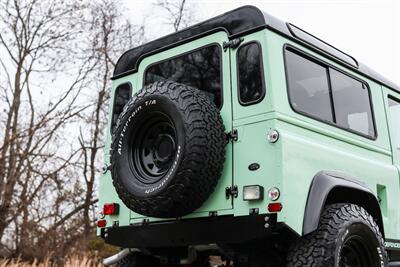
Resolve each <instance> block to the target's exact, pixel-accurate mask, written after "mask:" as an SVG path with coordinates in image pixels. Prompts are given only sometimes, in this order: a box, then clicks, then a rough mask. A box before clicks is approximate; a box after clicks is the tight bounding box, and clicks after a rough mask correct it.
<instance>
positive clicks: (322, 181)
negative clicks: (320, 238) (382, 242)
mask: <svg viewBox="0 0 400 267" xmlns="http://www.w3.org/2000/svg"><path fill="white" fill-rule="evenodd" d="M334 191H335V194H338V193H339V195H338V197H339V199H340V200H342V201H341V202H345V201H347V202H348V203H352V204H357V205H361V206H362V207H363V208H365V209H366V210H367V211H368V212H369V213H370V214H371V215H372V216H373V217H374V219H375V220H376V222H377V224H378V226H379V228H380V230H381V232H382V235H383V236H384V231H383V221H382V214H381V210H380V206H379V202H378V199H377V198H376V196H375V194H374V193H373V192H372V191H371V190H370V189H369V188H368V187H367V185H365V184H363V183H361V182H360V181H359V180H358V179H357V178H355V177H352V176H350V175H347V174H345V173H340V172H334V171H320V172H318V173H317V174H316V175H315V176H314V178H313V180H312V182H311V186H310V190H309V193H308V199H307V203H306V208H305V211H304V219H303V235H307V234H309V233H311V232H313V231H315V230H316V229H317V227H318V223H319V219H320V216H321V214H322V211H323V209H324V206H325V204H327V201H329V200H328V197H330V196H331V195H330V194H331V192H334ZM341 192H343V194H341ZM349 192H351V193H356V194H357V195H360V196H362V197H363V199H359V200H357V199H356V198H354V195H353V194H348V193H349ZM365 201H366V202H367V203H365ZM362 204H363V205H362Z"/></svg>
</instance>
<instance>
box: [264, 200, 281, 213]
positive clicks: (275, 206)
mask: <svg viewBox="0 0 400 267" xmlns="http://www.w3.org/2000/svg"><path fill="white" fill-rule="evenodd" d="M282 208H283V207H282V204H281V203H279V202H276V203H270V204H268V211H269V212H280V211H281V210H282Z"/></svg>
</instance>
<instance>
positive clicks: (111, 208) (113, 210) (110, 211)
mask: <svg viewBox="0 0 400 267" xmlns="http://www.w3.org/2000/svg"><path fill="white" fill-rule="evenodd" d="M118 213H119V205H118V204H117V203H107V204H104V206H103V214H104V215H117V214H118Z"/></svg>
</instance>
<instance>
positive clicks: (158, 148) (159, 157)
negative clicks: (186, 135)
mask: <svg viewBox="0 0 400 267" xmlns="http://www.w3.org/2000/svg"><path fill="white" fill-rule="evenodd" d="M174 153H175V141H174V139H173V138H172V136H171V135H169V134H161V135H159V136H158V138H157V140H156V142H155V148H154V158H155V160H156V161H157V162H159V163H161V164H163V163H167V162H169V161H170V160H171V158H172V157H173V155H174Z"/></svg>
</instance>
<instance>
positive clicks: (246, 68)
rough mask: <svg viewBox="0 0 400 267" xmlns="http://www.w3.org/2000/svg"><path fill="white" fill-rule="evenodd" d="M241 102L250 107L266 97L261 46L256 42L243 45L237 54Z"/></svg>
mask: <svg viewBox="0 0 400 267" xmlns="http://www.w3.org/2000/svg"><path fill="white" fill-rule="evenodd" d="M237 65H238V80H239V100H240V103H241V104H242V105H250V104H254V103H257V102H259V101H261V100H262V98H263V97H264V95H265V88H264V82H263V74H262V71H263V65H262V56H261V45H260V44H259V43H256V42H251V43H247V44H245V45H242V46H241V47H240V48H239V50H238V52H237Z"/></svg>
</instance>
